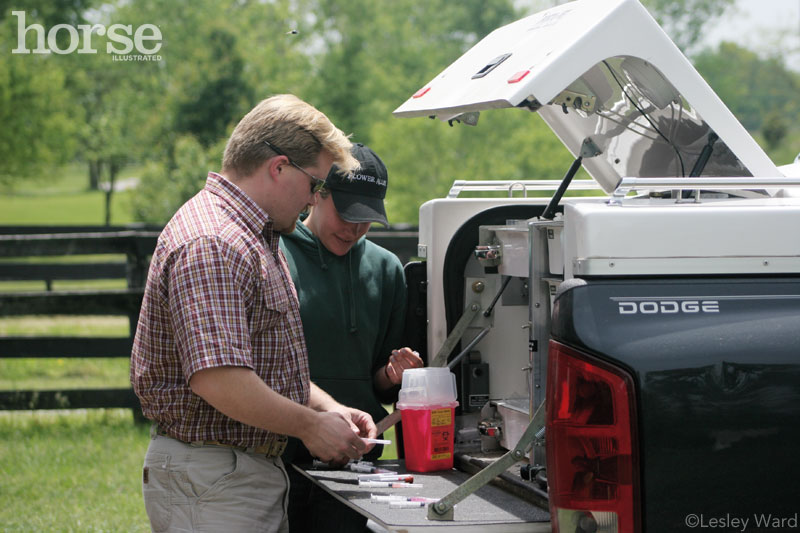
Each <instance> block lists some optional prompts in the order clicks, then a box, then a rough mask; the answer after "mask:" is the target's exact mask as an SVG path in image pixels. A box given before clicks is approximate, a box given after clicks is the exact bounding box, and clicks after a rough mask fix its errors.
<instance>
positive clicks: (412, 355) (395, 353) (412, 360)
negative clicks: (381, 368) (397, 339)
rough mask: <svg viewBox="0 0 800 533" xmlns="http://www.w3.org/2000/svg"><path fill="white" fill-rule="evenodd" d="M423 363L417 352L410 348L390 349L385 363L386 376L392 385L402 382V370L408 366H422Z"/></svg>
mask: <svg viewBox="0 0 800 533" xmlns="http://www.w3.org/2000/svg"><path fill="white" fill-rule="evenodd" d="M423 365H424V363H423V362H422V359H421V358H420V356H419V354H418V353H417V352H415V351H414V350H412V349H411V348H408V347H406V348H400V349H399V350H392V355H391V356H390V357H389V362H388V363H386V370H385V372H386V377H387V378H389V381H390V382H391V383H392V385H400V384H401V383H402V382H403V372H405V371H406V370H408V369H409V368H422V366H423Z"/></svg>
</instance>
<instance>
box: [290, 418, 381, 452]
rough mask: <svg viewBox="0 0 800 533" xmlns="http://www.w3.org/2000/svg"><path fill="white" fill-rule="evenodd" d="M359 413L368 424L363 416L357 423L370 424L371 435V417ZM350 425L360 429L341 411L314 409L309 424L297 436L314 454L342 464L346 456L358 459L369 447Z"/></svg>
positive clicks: (373, 426)
mask: <svg viewBox="0 0 800 533" xmlns="http://www.w3.org/2000/svg"><path fill="white" fill-rule="evenodd" d="M353 411H356V409H353ZM359 412H360V411H359ZM363 414H364V415H366V417H367V418H368V420H369V424H366V423H365V421H363V420H362V421H361V423H362V425H364V426H365V427H367V426H368V425H370V424H371V426H372V435H373V436H374V435H375V424H374V423H373V422H372V417H370V416H369V415H368V414H366V413H363ZM354 428H355V429H356V430H360V427H359V426H358V425H357V424H354V421H353V420H352V417H350V418H348V417H345V416H344V415H342V413H341V412H336V411H325V412H318V413H317V414H316V417H315V420H314V424H313V427H309V428H307V431H306V432H304V434H303V435H302V436H301V437H300V439H301V440H302V441H303V444H305V446H306V448H308V451H309V452H311V455H313V456H314V457H318V458H320V459H321V460H322V461H325V462H328V463H331V464H344V463H347V461H348V460H350V459H358V458H359V457H361V456H362V455H364V453H366V452H367V451H368V449H369V447H368V446H367V445H366V444H365V443H364V441H362V440H361V438H360V437H359V435H358V433H356V431H354Z"/></svg>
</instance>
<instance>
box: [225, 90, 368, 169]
mask: <svg viewBox="0 0 800 533" xmlns="http://www.w3.org/2000/svg"><path fill="white" fill-rule="evenodd" d="M264 141H268V142H269V143H270V144H272V145H274V146H275V147H277V148H278V149H279V150H281V151H282V152H283V153H284V154H285V155H286V156H287V157H289V158H290V159H291V160H292V161H293V162H295V163H296V164H298V165H299V166H301V167H305V166H314V165H315V164H316V163H317V157H319V154H320V152H322V151H323V150H324V151H326V152H328V153H329V154H330V155H331V157H332V158H333V162H334V164H336V166H338V167H339V168H340V169H344V171H345V172H346V173H351V172H353V171H354V170H355V169H357V168H358V166H359V163H358V160H357V159H356V158H354V157H353V156H352V154H351V153H350V150H351V148H352V143H351V142H350V140H349V139H348V138H347V136H346V135H345V134H344V133H342V131H341V130H340V129H338V128H337V127H336V126H334V125H333V123H332V122H331V121H330V120H329V119H328V117H326V116H325V115H324V114H323V113H322V112H321V111H319V110H318V109H316V108H315V107H314V106H312V105H310V104H308V103H306V102H304V101H302V100H300V99H299V98H297V97H296V96H294V95H291V94H279V95H276V96H272V97H270V98H267V99H266V100H262V101H261V102H259V104H258V105H257V106H255V107H254V108H253V109H252V110H251V111H250V112H249V113H247V114H246V115H245V116H244V118H242V120H240V121H239V124H237V125H236V128H234V130H233V133H232V134H231V137H230V139H228V144H227V145H226V146H225V154H224V155H223V156H222V172H223V173H225V172H233V173H235V174H236V175H237V176H239V177H245V176H250V175H251V174H253V172H255V171H256V169H258V167H259V166H261V165H262V164H263V163H264V161H266V160H267V159H269V158H270V157H274V156H275V155H277V154H276V153H275V152H274V151H273V150H271V149H270V148H269V147H268V146H267V145H266V144H264ZM320 177H321V178H324V176H320Z"/></svg>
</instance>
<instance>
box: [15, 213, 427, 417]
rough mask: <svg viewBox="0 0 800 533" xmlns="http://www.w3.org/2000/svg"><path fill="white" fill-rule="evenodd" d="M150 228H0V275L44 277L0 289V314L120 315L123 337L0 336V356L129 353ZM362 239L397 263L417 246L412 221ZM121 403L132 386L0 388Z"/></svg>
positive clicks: (48, 400)
mask: <svg viewBox="0 0 800 533" xmlns="http://www.w3.org/2000/svg"><path fill="white" fill-rule="evenodd" d="M157 238H158V228H152V227H150V228H148V227H141V228H133V229H132V228H125V227H117V228H107V227H100V228H93V227H58V228H43V227H20V226H14V227H0V281H25V280H37V281H44V282H45V284H46V289H47V290H46V291H37V292H0V317H10V316H27V315H73V316H80V315H122V316H126V317H128V320H129V322H130V329H129V331H130V335H129V336H128V337H66V336H63V337H62V336H59V337H42V336H0V358H70V357H126V358H127V357H130V352H131V347H132V345H133V336H134V333H135V331H136V323H137V321H138V316H139V308H140V306H141V302H142V296H143V291H144V284H145V281H146V279H147V268H148V265H149V259H150V255H151V254H152V252H153V250H154V248H155V244H156V240H157ZM369 238H370V240H372V241H374V242H376V243H377V244H379V245H381V246H383V247H384V248H387V249H389V250H392V251H393V252H394V253H395V254H397V255H398V257H400V259H401V261H402V262H403V263H406V262H408V260H409V259H411V258H412V257H413V256H415V255H416V252H417V231H416V228H409V229H400V230H398V229H392V230H381V231H374V232H371V233H370V234H369ZM98 254H102V255H105V254H115V255H120V256H121V255H123V254H124V257H125V260H124V261H123V260H121V259H120V260H116V261H106V262H88V261H87V262H77V263H76V262H59V263H36V262H30V260H29V259H28V258H31V257H43V256H51V257H52V256H59V257H61V256H72V255H78V256H80V255H98ZM91 279H125V280H126V281H127V288H125V289H116V290H81V291H76V290H74V291H54V290H52V282H53V281H57V280H91ZM94 407H124V408H132V409H133V410H134V413H138V412H139V401H138V399H137V398H136V395H135V394H134V393H133V390H132V389H130V388H122V389H110V388H109V389H96V388H95V389H70V390H12V391H0V410H28V409H76V408H94Z"/></svg>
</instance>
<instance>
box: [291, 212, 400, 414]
mask: <svg viewBox="0 0 800 533" xmlns="http://www.w3.org/2000/svg"><path fill="white" fill-rule="evenodd" d="M281 249H282V250H283V253H284V254H285V255H286V260H287V262H288V264H289V270H290V272H291V275H292V279H293V280H294V284H295V287H296V288H297V296H298V298H299V299H300V317H301V319H302V321H303V330H304V333H305V338H306V343H307V345H308V362H309V367H310V370H311V380H312V381H313V382H314V383H316V384H317V385H318V386H319V387H320V388H321V389H322V390H324V391H325V392H327V393H328V394H330V395H331V396H333V398H334V399H336V401H338V402H339V403H342V404H344V405H347V406H349V407H355V408H357V409H361V410H362V411H366V412H367V413H369V414H370V415H372V418H373V419H374V420H375V421H376V422H377V421H378V420H380V419H381V418H383V417H384V416H386V415H387V412H386V410H385V409H384V408H383V407H382V406H381V402H382V401H383V403H390V402H392V401H394V400H395V399H396V394H397V389H396V388H395V389H394V390H392V391H391V392H392V394H393V395H394V396H395V397H391V395H390V396H389V397H386V396H383V397H381V396H379V395H378V393H377V391H376V390H375V388H374V387H373V380H372V377H373V376H374V375H375V372H376V371H377V370H379V369H380V368H381V367H382V366H383V365H385V364H386V363H387V362H388V360H389V356H390V355H391V353H392V350H395V349H397V348H402V347H403V346H405V344H403V328H404V323H405V312H406V287H405V276H404V274H403V266H402V264H401V263H400V260H399V259H398V258H397V256H396V255H394V254H393V253H392V252H390V251H389V250H386V249H385V248H381V247H380V246H378V245H377V244H375V243H373V242H371V241H368V240H367V239H366V238H364V237H362V238H361V239H360V240H359V241H358V242H357V243H356V244H355V245H353V247H352V248H351V249H350V251H349V252H347V254H345V255H343V256H338V255H335V254H333V253H331V252H329V251H328V250H327V249H326V248H325V247H324V246H323V245H322V243H321V242H320V240H319V239H318V238H317V237H316V236H314V234H313V233H311V230H309V229H308V228H307V227H306V226H305V225H304V224H303V223H302V222H300V221H298V222H297V225H296V228H295V230H294V231H293V232H292V233H290V234H288V235H283V236H281Z"/></svg>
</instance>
